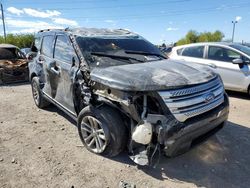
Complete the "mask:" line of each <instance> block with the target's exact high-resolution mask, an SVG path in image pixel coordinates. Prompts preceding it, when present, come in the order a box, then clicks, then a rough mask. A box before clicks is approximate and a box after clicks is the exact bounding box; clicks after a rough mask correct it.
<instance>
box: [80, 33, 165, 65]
mask: <svg viewBox="0 0 250 188" xmlns="http://www.w3.org/2000/svg"><path fill="white" fill-rule="evenodd" d="M76 41H77V43H78V45H79V47H80V49H81V51H82V53H83V55H84V57H85V59H86V60H87V61H88V63H89V65H90V67H93V66H99V67H107V66H115V65H122V64H129V63H140V62H145V61H146V60H147V59H145V56H159V57H161V56H162V53H161V52H160V50H159V49H158V48H157V47H155V46H154V45H153V44H151V43H150V42H148V41H146V40H143V39H141V38H94V37H93V38H90V37H77V38H76Z"/></svg>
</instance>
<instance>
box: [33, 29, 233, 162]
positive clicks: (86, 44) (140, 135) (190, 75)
mask: <svg viewBox="0 0 250 188" xmlns="http://www.w3.org/2000/svg"><path fill="white" fill-rule="evenodd" d="M35 40H36V41H35V46H34V47H33V50H34V49H35V51H36V53H37V55H36V57H34V59H33V60H32V61H31V62H30V63H29V71H30V80H31V85H32V92H33V97H34V101H35V104H36V105H37V106H38V107H39V108H43V107H46V106H47V105H49V104H50V103H53V104H54V105H56V106H57V107H59V108H60V109H61V110H63V111H64V112H65V113H67V114H68V115H69V116H71V117H72V118H74V119H75V120H76V121H77V126H78V132H79V135H80V138H81V141H82V142H83V144H84V145H85V146H86V148H87V149H88V150H89V151H91V152H93V153H96V154H100V155H103V156H115V155H117V154H119V153H120V152H121V151H123V150H124V149H125V148H127V150H128V153H129V156H130V158H131V159H132V160H133V161H134V162H135V163H137V164H140V165H148V164H152V163H153V162H152V161H153V159H154V161H155V159H157V158H156V156H159V154H162V153H163V154H165V155H166V156H170V157H171V156H176V155H178V154H181V153H183V152H185V151H187V150H188V149H189V148H190V147H191V146H192V144H193V143H194V141H196V139H197V138H200V137H203V136H204V135H207V133H209V132H215V131H214V130H219V128H221V127H222V126H223V125H224V123H225V122H226V120H227V118H228V112H229V108H228V105H229V101H228V97H227V95H226V93H225V91H224V87H223V84H222V81H221V79H220V77H219V76H218V75H217V74H215V73H214V72H212V71H211V70H210V69H208V68H205V67H202V66H199V65H196V64H188V63H184V64H183V63H182V62H180V61H172V60H168V59H166V57H165V56H164V55H163V54H162V53H161V52H160V51H159V50H158V49H157V48H156V47H155V46H154V45H153V44H151V43H150V42H148V41H147V40H145V39H144V38H142V37H141V36H139V35H137V34H135V33H132V32H130V31H127V30H123V29H118V30H108V29H86V28H82V29H65V30H43V31H40V32H38V33H37V34H36V36H35Z"/></svg>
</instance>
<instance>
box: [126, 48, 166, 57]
mask: <svg viewBox="0 0 250 188" xmlns="http://www.w3.org/2000/svg"><path fill="white" fill-rule="evenodd" d="M125 53H127V54H140V55H154V56H158V57H161V58H164V59H167V57H165V56H164V55H162V54H158V53H151V52H143V51H132V50H125Z"/></svg>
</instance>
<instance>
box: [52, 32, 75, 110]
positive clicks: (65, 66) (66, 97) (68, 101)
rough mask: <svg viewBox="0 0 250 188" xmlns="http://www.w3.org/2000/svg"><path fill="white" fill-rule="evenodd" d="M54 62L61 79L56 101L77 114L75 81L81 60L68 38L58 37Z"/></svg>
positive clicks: (64, 36)
mask: <svg viewBox="0 0 250 188" xmlns="http://www.w3.org/2000/svg"><path fill="white" fill-rule="evenodd" d="M54 60H55V67H56V71H57V74H58V77H59V82H58V88H57V94H56V97H55V100H56V101H57V102H58V103H60V104H61V105H62V106H63V107H64V108H66V109H67V110H68V111H70V112H71V113H72V114H75V108H74V101H73V81H74V77H75V75H76V71H77V70H78V66H79V60H78V57H77V55H76V53H75V50H74V48H73V46H72V44H71V42H70V39H69V37H68V36H66V35H57V36H56V41H55V51H54Z"/></svg>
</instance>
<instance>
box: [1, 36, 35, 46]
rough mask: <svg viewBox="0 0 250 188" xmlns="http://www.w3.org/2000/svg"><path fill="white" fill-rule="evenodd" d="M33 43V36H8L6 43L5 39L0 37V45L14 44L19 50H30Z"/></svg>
mask: <svg viewBox="0 0 250 188" xmlns="http://www.w3.org/2000/svg"><path fill="white" fill-rule="evenodd" d="M33 41H34V35H33V34H8V35H7V36H6V42H5V41H4V37H3V36H0V44H2V43H7V44H13V45H15V46H17V47H19V48H29V47H30V46H31V44H32V42H33Z"/></svg>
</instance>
